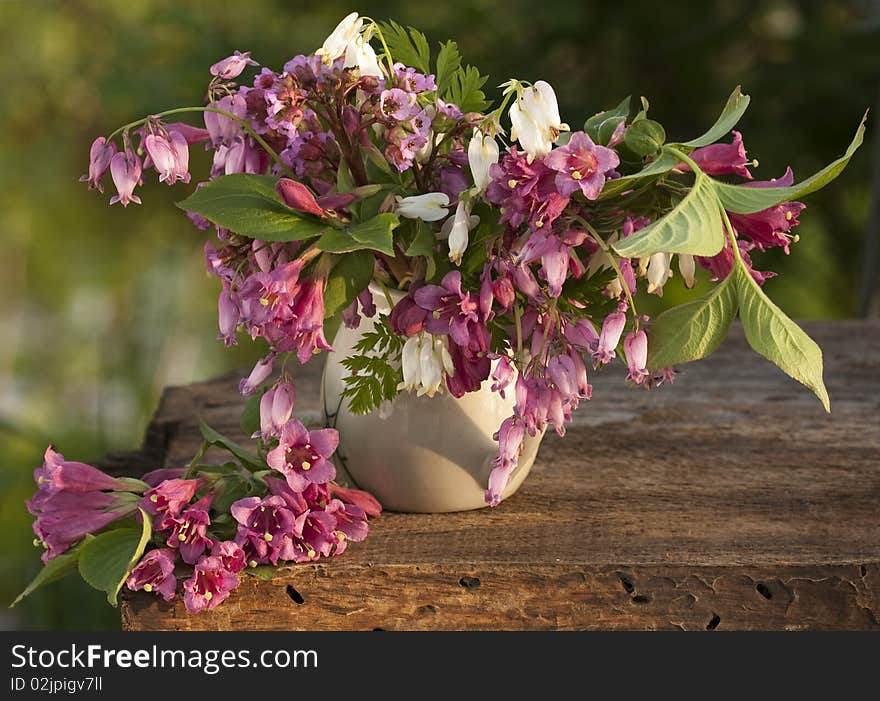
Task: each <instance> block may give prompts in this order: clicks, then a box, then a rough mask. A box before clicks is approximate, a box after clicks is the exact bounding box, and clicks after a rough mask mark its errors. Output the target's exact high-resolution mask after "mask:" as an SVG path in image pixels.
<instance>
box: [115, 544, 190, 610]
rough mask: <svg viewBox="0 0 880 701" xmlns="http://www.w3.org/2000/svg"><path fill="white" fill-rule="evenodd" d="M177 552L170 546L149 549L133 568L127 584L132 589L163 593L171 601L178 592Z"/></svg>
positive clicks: (163, 596) (164, 597) (126, 581)
mask: <svg viewBox="0 0 880 701" xmlns="http://www.w3.org/2000/svg"><path fill="white" fill-rule="evenodd" d="M176 556H177V554H176V553H175V552H174V550H171V549H170V548H157V549H155V550H150V551H148V552H147V553H146V554H145V555H144V556H143V557H142V558H141V559H140V562H138V563H137V564H136V565H135V566H134V568H133V569H132V570H131V574H129V575H128V579H126V580H125V586H127V587H128V588H129V589H131V590H132V591H140V590H142V589H143V590H144V591H145V592H155V593H156V594H161V595H162V598H163V599H165V601H171V600H172V599H173V598H174V595H175V594H176V593H177V578H176V577H175V576H174V560H175V559H176Z"/></svg>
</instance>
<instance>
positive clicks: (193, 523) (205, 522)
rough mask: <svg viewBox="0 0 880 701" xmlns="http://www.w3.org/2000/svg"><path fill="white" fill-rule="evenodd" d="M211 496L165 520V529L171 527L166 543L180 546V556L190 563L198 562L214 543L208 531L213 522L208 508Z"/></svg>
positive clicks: (176, 546) (171, 546)
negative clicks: (207, 533)
mask: <svg viewBox="0 0 880 701" xmlns="http://www.w3.org/2000/svg"><path fill="white" fill-rule="evenodd" d="M210 504H211V496H210V495H206V496H204V497H202V498H201V499H199V500H198V501H197V502H196V503H195V504H193V505H192V506H190V507H189V508H188V509H186V510H185V511H183V512H182V513H181V514H180V515H179V516H171V517H169V518H168V519H166V521H165V525H164V526H163V529H168V528H170V529H171V533H170V534H169V536H168V539H167V541H166V543H165V544H166V545H167V546H168V547H169V548H178V549H179V550H180V557H181V558H182V559H183V561H184V562H185V563H186V564H188V565H194V564H195V563H196V562H198V560H199V558H200V557H201V556H202V553H204V552H205V550H206V549H207V548H210V547H211V546H212V545H213V541H212V540H211V539H210V538H208V537H207V535H206V531H207V528H208V526H209V525H210V524H211V518H210V516H209V515H208V508H209V506H210Z"/></svg>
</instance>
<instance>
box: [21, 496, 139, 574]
mask: <svg viewBox="0 0 880 701" xmlns="http://www.w3.org/2000/svg"><path fill="white" fill-rule="evenodd" d="M40 497H41V495H40V494H39V493H38V494H37V496H36V497H34V499H32V500H30V501H28V502H27V508H28V511H29V512H30V513H31V514H32V515H33V516H36V520H35V521H34V524H33V530H34V533H35V534H36V536H37V541H36V542H35V544H39V545H42V546H43V547H44V548H45V549H46V551H45V552H44V553H43V555H42V560H43V562H48V561H49V560H51V559H52V558H54V557H57V556H58V555H61V554H62V553H63V552H65V551H67V550H69V549H70V547H71V546H72V545H73V544H74V543H77V542H79V541H80V540H82V538H83V537H84V536H85V535H86V534H89V533H97V532H98V531H100V530H101V529H102V528H105V527H106V526H108V525H110V524H111V523H113V522H114V521H118V520H119V519H121V518H125V517H126V516H129V515H130V514H132V513H134V512H135V511H137V497H136V496H135V495H134V494H130V493H128V492H112V493H108V492H98V491H93V492H73V491H59V492H55V493H54V494H51V495H48V496H47V495H45V494H44V495H42V498H40Z"/></svg>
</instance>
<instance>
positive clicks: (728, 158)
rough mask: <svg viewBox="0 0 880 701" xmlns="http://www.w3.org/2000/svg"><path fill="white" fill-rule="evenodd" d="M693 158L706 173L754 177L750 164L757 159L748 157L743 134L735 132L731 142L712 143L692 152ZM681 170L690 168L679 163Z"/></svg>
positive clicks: (754, 163) (752, 164)
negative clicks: (753, 159)
mask: <svg viewBox="0 0 880 701" xmlns="http://www.w3.org/2000/svg"><path fill="white" fill-rule="evenodd" d="M690 157H691V160H692V161H693V162H694V163H696V164H697V165H698V166H699V167H700V170H702V171H703V172H704V173H705V174H706V175H726V174H731V173H732V174H734V175H739V176H742V177H743V178H747V179H749V180H751V179H752V174H751V173H750V172H749V169H748V166H753V167H754V166H755V165H757V163H756V162H755V161H749V160H747V159H746V148H745V145H744V144H743V140H742V134H740V132H738V131H734V132H733V142H732V143H729V144H712V145H711V146H704V147H703V148H698V149H696V150H695V151H693V152H691V155H690ZM679 168H680V169H681V170H690V166H688V165H686V164H681V165H679Z"/></svg>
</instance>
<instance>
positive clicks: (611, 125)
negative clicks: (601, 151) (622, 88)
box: [584, 95, 630, 146]
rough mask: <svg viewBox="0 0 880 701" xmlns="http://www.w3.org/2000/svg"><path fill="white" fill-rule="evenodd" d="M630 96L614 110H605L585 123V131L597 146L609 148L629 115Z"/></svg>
mask: <svg viewBox="0 0 880 701" xmlns="http://www.w3.org/2000/svg"><path fill="white" fill-rule="evenodd" d="M629 102H630V97H629V95H627V96H626V98H624V100H623V101H622V102H621V103H620V104H619V105H617V107H615V108H614V109H613V110H605V111H604V112H599V113H598V114H594V115H593V116H592V117H590V118H589V119H588V120H587V121H586V122H584V131H585V132H587V134H588V135H589V137H590V138H591V139H592V140H593V141H594V142H595V143H597V144H601V145H602V146H607V145H608V142H609V141H610V140H611V136H612V135H613V134H614V130H615V129H617V127H618V126H620V123H621V122H623V121H625V120H626V118H627V115H629Z"/></svg>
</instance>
